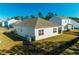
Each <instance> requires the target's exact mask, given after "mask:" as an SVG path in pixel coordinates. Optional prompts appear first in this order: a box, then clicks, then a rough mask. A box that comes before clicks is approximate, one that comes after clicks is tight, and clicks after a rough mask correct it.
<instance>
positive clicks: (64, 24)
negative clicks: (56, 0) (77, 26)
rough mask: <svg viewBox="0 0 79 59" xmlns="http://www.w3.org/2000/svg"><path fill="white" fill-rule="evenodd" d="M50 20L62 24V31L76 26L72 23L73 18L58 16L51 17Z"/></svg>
mask: <svg viewBox="0 0 79 59" xmlns="http://www.w3.org/2000/svg"><path fill="white" fill-rule="evenodd" d="M49 21H50V22H54V23H57V24H59V25H62V31H66V30H71V29H73V28H74V26H73V24H72V23H71V21H72V19H70V18H66V17H58V16H56V17H52V18H51V19H49Z"/></svg>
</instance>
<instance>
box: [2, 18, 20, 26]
mask: <svg viewBox="0 0 79 59" xmlns="http://www.w3.org/2000/svg"><path fill="white" fill-rule="evenodd" d="M19 21H20V20H15V19H11V20H4V21H2V27H14V23H16V22H19Z"/></svg>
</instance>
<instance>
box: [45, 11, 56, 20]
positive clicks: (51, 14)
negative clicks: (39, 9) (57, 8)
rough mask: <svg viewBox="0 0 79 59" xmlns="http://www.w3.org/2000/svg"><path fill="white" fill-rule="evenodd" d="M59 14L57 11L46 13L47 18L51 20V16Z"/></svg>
mask: <svg viewBox="0 0 79 59" xmlns="http://www.w3.org/2000/svg"><path fill="white" fill-rule="evenodd" d="M54 16H57V14H56V13H52V12H48V14H47V15H46V17H45V19H47V20H49V19H50V18H52V17H54Z"/></svg>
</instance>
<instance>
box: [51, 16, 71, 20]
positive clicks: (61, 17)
mask: <svg viewBox="0 0 79 59" xmlns="http://www.w3.org/2000/svg"><path fill="white" fill-rule="evenodd" d="M55 17H56V18H60V19H65V20H66V19H70V18H68V17H63V16H55ZM52 18H54V17H52Z"/></svg>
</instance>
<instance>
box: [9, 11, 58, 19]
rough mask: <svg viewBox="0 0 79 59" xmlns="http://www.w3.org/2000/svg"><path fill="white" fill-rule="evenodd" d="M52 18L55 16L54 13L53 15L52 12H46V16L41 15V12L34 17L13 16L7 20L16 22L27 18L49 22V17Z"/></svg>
mask: <svg viewBox="0 0 79 59" xmlns="http://www.w3.org/2000/svg"><path fill="white" fill-rule="evenodd" d="M54 16H57V14H56V13H53V12H48V13H47V15H45V16H44V15H43V13H42V12H38V15H37V16H35V15H30V16H15V17H10V18H9V17H7V20H10V19H16V20H26V19H29V18H38V17H39V18H43V19H46V20H49V19H50V18H51V17H54Z"/></svg>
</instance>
